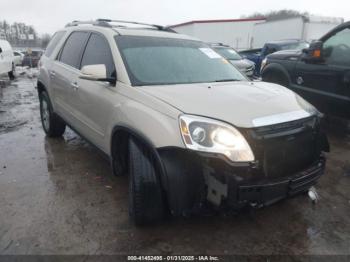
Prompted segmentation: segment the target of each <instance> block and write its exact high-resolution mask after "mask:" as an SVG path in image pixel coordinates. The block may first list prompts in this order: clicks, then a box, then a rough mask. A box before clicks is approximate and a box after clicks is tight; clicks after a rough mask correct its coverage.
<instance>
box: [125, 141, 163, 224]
mask: <svg viewBox="0 0 350 262" xmlns="http://www.w3.org/2000/svg"><path fill="white" fill-rule="evenodd" d="M157 169H158V168H157V165H156V161H155V158H154V156H153V154H152V153H151V151H150V150H149V149H148V148H147V147H145V146H143V145H142V144H141V143H138V142H137V141H136V140H134V139H130V140H129V215H130V218H131V219H132V220H133V221H134V223H135V224H136V225H145V224H151V223H156V222H160V221H161V220H162V219H163V218H164V214H165V208H164V201H163V194H162V187H161V183H160V180H159V173H158V170H157Z"/></svg>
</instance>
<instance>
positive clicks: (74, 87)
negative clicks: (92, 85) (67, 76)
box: [70, 82, 79, 91]
mask: <svg viewBox="0 0 350 262" xmlns="http://www.w3.org/2000/svg"><path fill="white" fill-rule="evenodd" d="M70 86H71V87H72V88H73V89H74V90H75V91H76V90H78V89H79V85H78V83H77V82H72V83H70Z"/></svg>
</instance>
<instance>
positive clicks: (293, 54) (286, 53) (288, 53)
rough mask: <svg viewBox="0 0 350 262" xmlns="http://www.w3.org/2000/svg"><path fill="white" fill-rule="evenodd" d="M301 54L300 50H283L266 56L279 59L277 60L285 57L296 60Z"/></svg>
mask: <svg viewBox="0 0 350 262" xmlns="http://www.w3.org/2000/svg"><path fill="white" fill-rule="evenodd" d="M301 54H302V51H301V50H283V51H278V52H275V53H273V54H271V55H268V56H267V58H269V59H279V60H285V59H291V60H297V59H298V58H299V57H300V56H301Z"/></svg>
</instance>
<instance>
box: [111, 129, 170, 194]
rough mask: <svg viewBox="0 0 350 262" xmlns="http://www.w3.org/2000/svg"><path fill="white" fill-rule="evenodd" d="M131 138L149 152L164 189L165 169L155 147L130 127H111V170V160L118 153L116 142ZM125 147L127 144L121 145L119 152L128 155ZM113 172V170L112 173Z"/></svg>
mask: <svg viewBox="0 0 350 262" xmlns="http://www.w3.org/2000/svg"><path fill="white" fill-rule="evenodd" d="M130 137H132V138H133V139H135V140H136V141H137V142H138V143H140V144H141V145H142V146H145V147H147V149H149V150H150V152H151V154H152V155H153V157H154V160H155V161H156V165H157V166H156V168H157V171H158V173H159V175H160V177H159V179H160V181H161V183H162V186H163V187H164V186H165V185H166V181H165V179H166V169H165V167H164V165H163V162H162V159H161V157H160V155H159V153H158V151H157V149H156V147H155V146H154V144H153V143H152V142H151V140H150V139H149V138H147V136H146V135H144V134H143V133H141V132H139V131H137V130H135V129H134V128H132V127H128V126H123V125H116V126H114V127H113V129H112V132H111V140H110V141H111V143H110V146H111V148H110V150H111V151H110V152H111V153H110V158H111V159H110V160H111V163H112V168H113V160H114V159H113V158H114V157H115V153H116V152H118V149H117V142H118V141H123V140H124V141H126V140H127V141H128V139H129V138H130ZM125 146H127V144H125V143H124V144H123V146H122V148H121V151H119V152H120V153H122V154H128V148H127V147H125ZM114 171H115V170H113V172H114Z"/></svg>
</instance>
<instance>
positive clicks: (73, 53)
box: [59, 32, 89, 68]
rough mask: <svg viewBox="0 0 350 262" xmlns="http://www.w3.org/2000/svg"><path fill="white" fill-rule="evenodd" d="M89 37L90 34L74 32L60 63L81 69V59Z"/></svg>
mask: <svg viewBox="0 0 350 262" xmlns="http://www.w3.org/2000/svg"><path fill="white" fill-rule="evenodd" d="M88 36H89V33H88V32H73V33H72V34H71V35H70V36H69V37H68V39H67V41H66V43H65V45H64V47H63V49H62V51H61V54H60V57H59V61H60V62H62V63H64V64H66V65H69V66H71V67H74V68H79V64H80V58H81V55H82V52H83V48H84V46H85V43H86V40H87V38H88Z"/></svg>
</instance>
